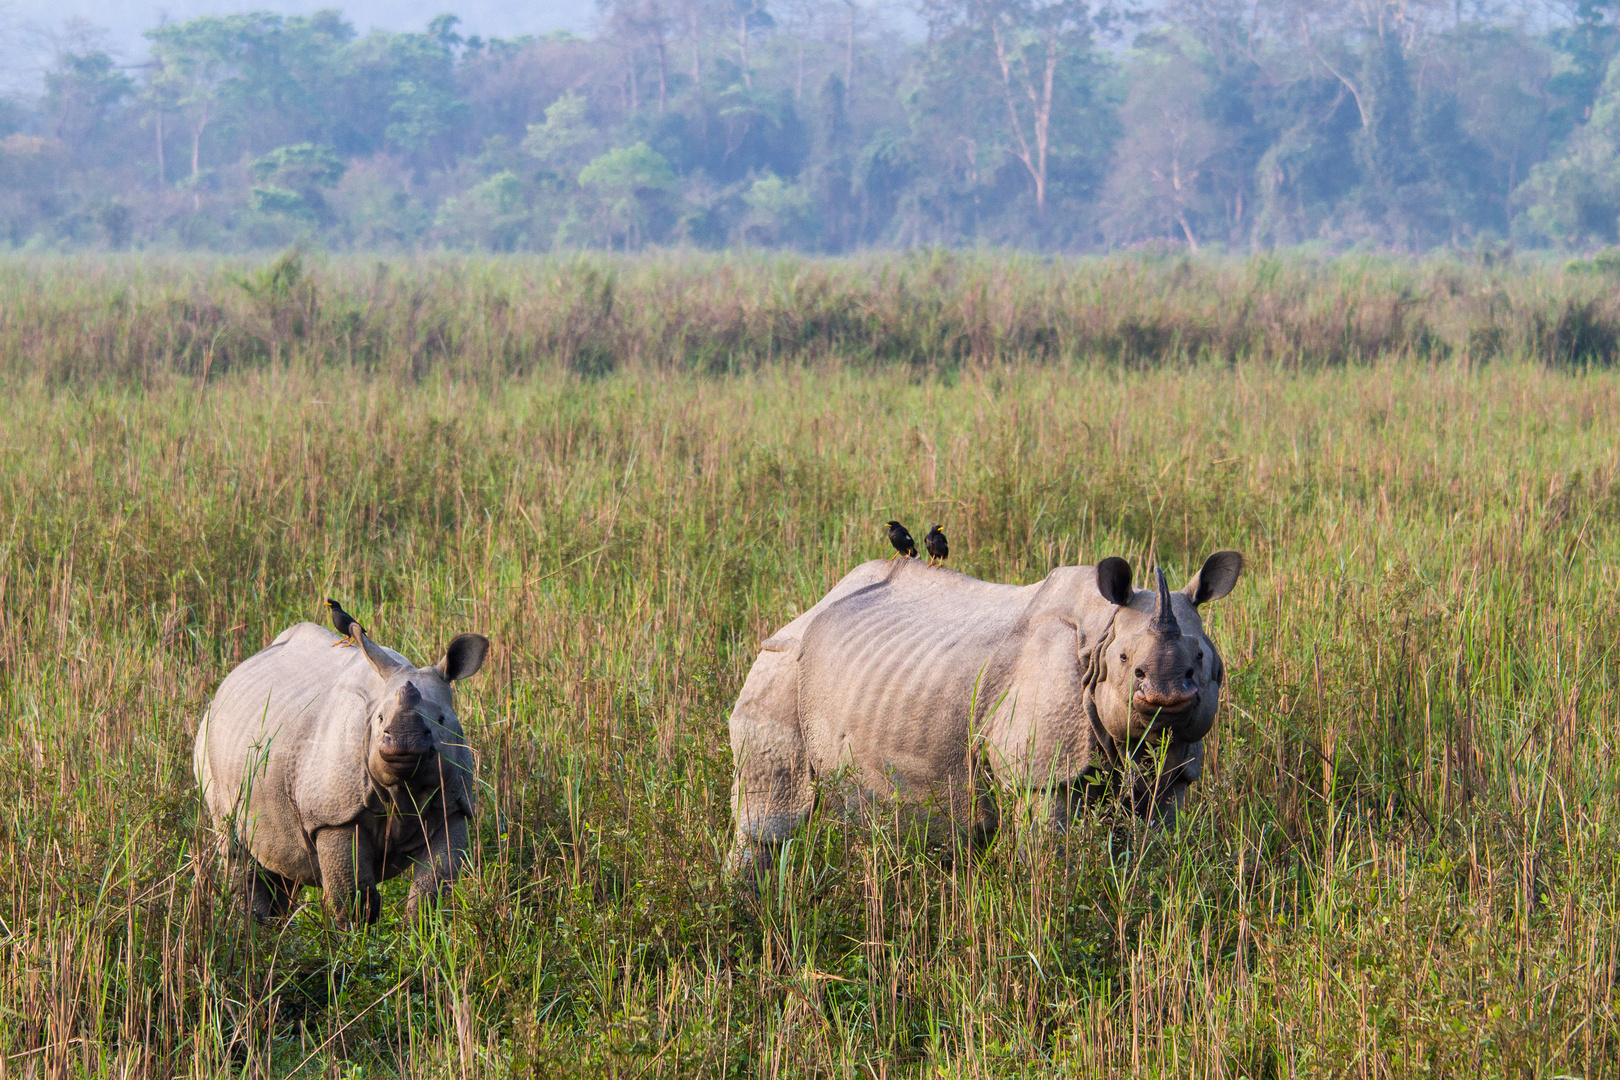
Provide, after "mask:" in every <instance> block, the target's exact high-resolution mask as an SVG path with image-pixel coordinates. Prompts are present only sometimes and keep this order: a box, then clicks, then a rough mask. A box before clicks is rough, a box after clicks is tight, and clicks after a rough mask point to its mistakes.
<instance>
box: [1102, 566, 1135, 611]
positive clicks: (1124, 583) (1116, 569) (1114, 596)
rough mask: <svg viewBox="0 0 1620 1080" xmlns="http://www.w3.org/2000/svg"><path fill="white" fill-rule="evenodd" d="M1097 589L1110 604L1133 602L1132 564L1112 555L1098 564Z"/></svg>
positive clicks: (1120, 605) (1120, 604)
mask: <svg viewBox="0 0 1620 1080" xmlns="http://www.w3.org/2000/svg"><path fill="white" fill-rule="evenodd" d="M1097 591H1098V592H1100V593H1102V595H1103V599H1104V600H1107V601H1108V602H1109V603H1110V604H1115V605H1118V606H1119V607H1124V606H1125V605H1126V604H1129V603H1130V602H1131V593H1132V589H1131V564H1130V563H1128V562H1126V561H1125V560H1124V559H1121V558H1120V557H1119V556H1117V555H1110V556H1109V557H1108V558H1106V559H1104V560H1103V561H1102V562H1100V563H1098V564H1097Z"/></svg>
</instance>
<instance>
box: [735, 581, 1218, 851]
mask: <svg viewBox="0 0 1620 1080" xmlns="http://www.w3.org/2000/svg"><path fill="white" fill-rule="evenodd" d="M1242 569H1243V558H1242V556H1241V555H1239V554H1238V553H1237V552H1235V551H1218V552H1216V553H1215V554H1213V555H1211V556H1210V557H1209V558H1208V559H1207V560H1205V562H1204V565H1203V567H1202V568H1201V569H1200V570H1199V571H1198V573H1197V574H1195V575H1194V576H1193V578H1192V580H1191V581H1189V582H1188V583H1187V584H1186V586H1185V587H1184V588H1182V589H1180V590H1177V591H1174V592H1172V591H1171V590H1170V588H1169V586H1168V584H1167V583H1166V581H1165V579H1164V574H1163V573H1162V572H1158V573H1157V581H1156V582H1155V584H1156V586H1157V587H1156V588H1154V589H1136V588H1133V586H1132V584H1131V568H1130V565H1129V564H1128V563H1126V562H1125V560H1123V559H1119V558H1109V559H1104V560H1102V562H1100V563H1098V564H1097V565H1096V566H1095V567H1092V566H1068V567H1059V568H1058V569H1056V570H1053V571H1052V573H1051V574H1050V575H1048V576H1047V578H1046V579H1045V580H1044V581H1041V582H1039V583H1038V584H1035V585H1028V586H1015V585H999V584H993V583H990V582H985V581H979V580H977V579H975V578H971V577H968V576H967V575H965V574H959V573H956V572H955V571H951V570H946V569H943V568H940V567H930V566H925V565H922V564H920V563H918V562H916V561H914V560H911V559H900V560H881V561H873V562H869V563H865V564H863V565H861V566H858V567H856V568H855V569H854V570H852V571H851V572H850V573H849V574H848V575H847V576H845V578H844V579H843V580H842V581H840V582H839V583H838V584H837V585H835V586H834V587H833V589H832V590H831V591H830V592H829V593H828V594H827V595H826V596H825V597H823V598H822V599H821V601H820V602H818V603H817V604H816V605H815V606H814V607H813V608H811V609H810V610H809V611H807V612H805V613H804V614H803V615H801V616H799V617H798V618H796V619H794V620H793V621H792V622H790V623H789V624H788V625H786V626H784V627H783V628H782V629H781V630H778V631H777V632H776V633H775V634H773V635H772V636H771V637H770V638H769V639H768V640H766V641H765V643H764V644H763V645H762V646H761V650H760V653H759V656H758V657H757V658H756V659H755V661H754V665H753V667H752V669H750V671H749V673H748V678H747V680H746V682H744V684H743V688H742V692H741V693H740V694H739V695H738V697H737V702H736V705H735V707H734V708H733V709H732V713H731V750H732V757H733V764H734V769H735V776H734V780H733V783H732V795H731V799H732V814H733V820H734V822H735V825H736V838H735V845H734V846H733V848H732V852H731V856H730V858H729V860H728V864H729V866H730V868H731V869H732V870H733V871H737V870H742V869H744V868H746V867H749V866H763V865H765V864H766V863H768V861H769V860H770V858H771V857H772V853H773V851H774V850H775V849H776V848H777V847H778V846H779V845H780V844H781V843H782V842H783V841H784V840H785V839H786V838H787V836H788V834H789V833H790V832H791V831H792V830H793V829H794V828H796V827H797V826H798V825H799V824H800V823H801V822H803V821H804V820H805V818H806V817H808V815H809V813H810V810H811V807H812V806H813V804H814V802H815V799H816V794H817V787H818V781H820V780H822V779H824V778H826V777H828V776H831V775H833V774H835V773H844V774H845V775H848V776H849V777H850V778H851V779H852V780H853V781H854V785H855V787H856V789H857V790H858V791H860V792H865V793H882V794H893V795H898V796H899V797H901V798H906V799H915V800H919V801H921V800H923V799H930V800H935V801H943V802H944V803H946V804H948V813H949V816H950V819H952V820H954V821H955V822H957V823H958V824H961V825H965V826H969V827H971V828H972V829H974V831H975V832H978V833H980V834H984V833H987V832H989V831H991V830H993V829H994V828H995V825H996V822H995V820H994V816H995V810H994V800H991V799H988V798H986V797H985V796H986V795H987V793H988V792H989V791H990V790H991V789H993V788H994V787H998V786H999V787H1001V788H1006V789H1018V790H1024V791H1033V792H1035V793H1037V794H1038V795H1039V796H1040V797H1041V798H1042V799H1043V800H1044V806H1045V810H1044V812H1043V816H1044V817H1045V818H1046V819H1047V820H1049V821H1050V822H1051V823H1052V824H1053V825H1054V826H1056V827H1059V828H1062V827H1063V826H1064V825H1065V824H1066V823H1067V822H1068V820H1069V819H1070V817H1071V816H1072V815H1073V814H1074V813H1075V812H1076V811H1077V809H1078V807H1079V805H1080V804H1081V803H1082V802H1083V801H1084V800H1085V798H1086V797H1087V794H1088V793H1090V792H1092V791H1095V790H1098V789H1099V788H1100V787H1101V786H1102V785H1101V784H1100V783H1099V781H1106V780H1108V779H1109V778H1111V777H1118V776H1120V775H1121V774H1124V775H1126V776H1127V777H1128V780H1127V781H1126V784H1125V793H1126V795H1127V797H1128V798H1129V799H1130V800H1131V802H1132V803H1133V805H1134V807H1135V809H1136V811H1137V812H1138V813H1140V814H1143V815H1145V816H1149V817H1152V818H1157V819H1160V820H1164V819H1168V818H1170V817H1173V815H1174V814H1175V812H1176V810H1177V808H1179V807H1180V805H1181V802H1182V800H1183V799H1184V797H1185V795H1186V791H1187V788H1188V786H1189V785H1190V784H1192V783H1193V781H1195V780H1196V779H1197V778H1198V774H1199V771H1200V767H1201V762H1202V757H1203V746H1202V740H1203V738H1204V736H1205V735H1206V734H1207V733H1208V732H1209V730H1210V727H1211V726H1212V725H1213V724H1214V721H1215V712H1216V707H1217V705H1218V704H1219V700H1220V691H1221V684H1222V682H1223V680H1224V678H1225V669H1224V667H1223V666H1222V663H1221V658H1220V654H1219V653H1218V652H1217V651H1216V649H1215V646H1214V645H1213V643H1211V642H1210V640H1209V638H1208V637H1207V636H1205V634H1204V627H1203V621H1202V620H1201V619H1200V617H1199V608H1200V607H1202V606H1203V605H1204V604H1206V603H1209V602H1210V601H1212V600H1218V599H1220V598H1221V597H1223V596H1225V595H1226V594H1227V593H1229V592H1231V591H1232V588H1233V587H1234V586H1235V585H1236V584H1237V580H1238V576H1239V574H1240V573H1241V572H1242Z"/></svg>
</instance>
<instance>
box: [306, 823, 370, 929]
mask: <svg viewBox="0 0 1620 1080" xmlns="http://www.w3.org/2000/svg"><path fill="white" fill-rule="evenodd" d="M315 856H316V858H317V859H318V860H319V862H320V867H321V888H322V889H323V890H324V891H325V893H326V907H327V910H328V911H330V912H331V914H332V917H333V918H334V919H336V920H337V921H338V922H340V923H343V924H346V925H354V924H358V923H365V924H366V925H368V926H369V925H370V924H372V923H374V922H376V921H377V918H378V916H380V915H381V914H382V894H381V893H379V892H378V891H377V870H376V866H377V859H376V853H375V852H374V851H373V850H372V845H371V841H370V840H369V839H367V838H366V835H365V834H364V833H363V832H361V831H360V830H359V829H357V828H355V827H354V826H352V825H351V826H344V827H341V828H334V829H322V830H321V831H320V832H318V833H316V834H315Z"/></svg>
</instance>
